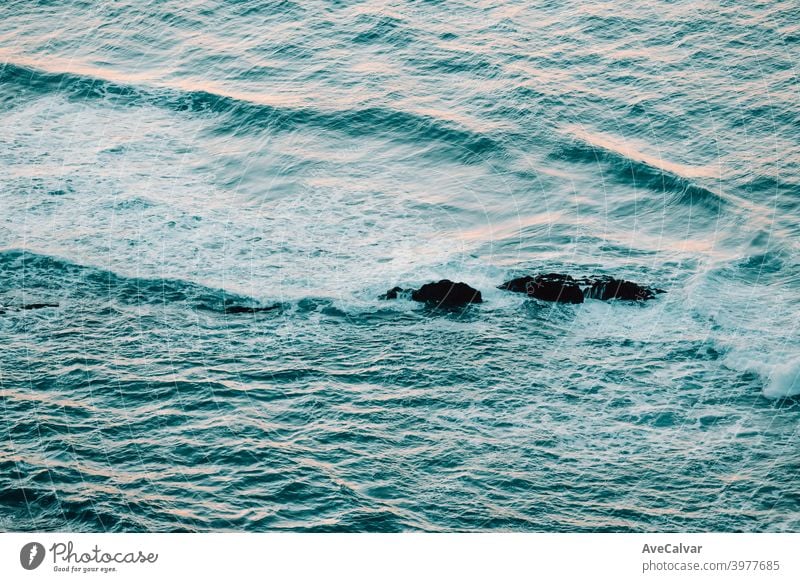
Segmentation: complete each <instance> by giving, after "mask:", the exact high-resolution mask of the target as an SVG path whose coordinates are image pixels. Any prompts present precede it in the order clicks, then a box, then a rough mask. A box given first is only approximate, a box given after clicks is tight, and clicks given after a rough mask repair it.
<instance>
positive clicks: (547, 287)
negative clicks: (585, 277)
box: [498, 273, 583, 303]
mask: <svg viewBox="0 0 800 582" xmlns="http://www.w3.org/2000/svg"><path fill="white" fill-rule="evenodd" d="M498 289H506V290H508V291H515V292H517V293H525V294H527V295H528V297H534V298H536V299H541V300H542V301H556V302H559V303H583V291H582V290H581V287H580V284H579V282H578V281H576V280H575V279H573V278H572V277H570V276H569V275H561V274H558V273H549V274H547V275H536V276H535V277H530V276H527V277H518V278H516V279H512V280H511V281H506V282H505V283H503V284H502V285H500V287H498Z"/></svg>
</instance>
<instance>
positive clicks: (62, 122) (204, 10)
mask: <svg viewBox="0 0 800 582" xmlns="http://www.w3.org/2000/svg"><path fill="white" fill-rule="evenodd" d="M798 62H800V18H798V7H797V2H796V1H795V0H779V1H775V2H760V3H759V2H754V3H742V2H737V3H734V2H722V3H719V4H716V3H712V4H708V3H700V2H696V1H694V2H687V1H683V2H681V1H678V2H655V1H653V2H614V3H597V2H593V3H585V2H569V1H567V2H547V3H533V2H523V1H505V0H503V1H500V2H494V1H493V2H484V1H478V2H470V3H462V2H456V1H434V0H431V1H413V0H402V1H400V0H398V1H393V2H378V1H375V2H348V1H342V2H318V1H314V0H309V1H304V2H291V1H283V2H255V1H250V2H233V1H222V0H195V1H186V0H180V1H177V0H170V1H165V2H149V3H148V2H138V1H133V0H128V1H117V2H78V1H74V2H44V1H42V2H32V1H13V0H12V1H10V2H9V1H8V0H6V1H5V2H3V3H2V4H1V5H0V168H1V170H0V305H2V306H4V310H5V313H3V314H0V341H1V342H2V349H0V407H2V408H1V410H2V417H0V529H2V530H41V529H43V530H53V529H57V530H73V531H144V530H148V531H183V530H192V531H195V530H216V531H230V530H247V531H267V530H297V531H308V530H314V531H333V530H344V531H364V530H366V531H407V530H428V531H451V530H458V531H462V530H467V531H477V530H494V531H504V530H523V531H653V530H659V531H674V530H690V531H742V530H744V531H764V530H769V531H798V530H800V489H798V479H799V478H800V447H799V446H798V445H800V437H799V436H798V427H799V426H800V402H798V399H797V395H798V394H800V331H799V330H798V322H800V223H799V222H798V213H799V211H800V142H798V134H800V99H799V98H798V97H800V95H799V94H798V79H797V66H798ZM553 271H556V272H559V271H560V272H567V273H572V274H574V275H588V274H612V275H616V276H622V277H626V278H629V279H631V280H634V281H638V282H641V283H645V284H652V285H656V286H658V287H661V288H663V289H665V290H666V291H667V293H666V294H664V295H660V296H659V297H658V299H657V300H655V301H651V302H647V303H643V304H630V303H625V302H610V303H605V302H600V301H594V300H591V301H587V302H586V303H584V304H582V305H556V304H547V303H543V302H539V301H537V300H528V299H526V298H525V297H523V296H520V295H515V294H510V293H506V292H502V291H499V290H497V289H495V286H496V285H498V284H499V283H501V282H502V281H504V280H505V279H507V278H510V277H511V276H516V275H521V274H528V273H537V272H553ZM445 277H446V278H450V279H454V280H457V281H465V282H467V283H469V284H471V285H473V286H475V287H477V288H479V289H481V290H482V291H483V294H484V298H485V300H486V301H485V303H484V304H482V305H476V306H471V307H469V308H468V309H465V310H461V311H448V312H440V311H436V310H431V309H427V308H425V307H422V306H420V305H417V304H414V303H411V302H403V301H400V302H381V301H378V300H377V296H378V295H379V294H380V293H382V292H383V291H385V290H386V289H388V288H390V287H393V286H395V285H403V286H418V285H420V284H422V283H426V282H428V281H431V280H435V279H439V278H445ZM33 302H36V303H53V304H57V305H58V306H57V307H50V308H43V309H36V310H22V309H19V307H20V306H22V305H24V304H26V303H33ZM226 302H228V303H230V302H233V303H236V304H241V305H271V304H273V303H280V304H281V306H282V307H281V309H278V310H275V311H272V312H263V313H254V314H238V315H233V314H229V313H228V314H226V313H225V309H224V306H225V305H226Z"/></svg>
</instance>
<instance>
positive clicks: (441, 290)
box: [379, 279, 483, 307]
mask: <svg viewBox="0 0 800 582" xmlns="http://www.w3.org/2000/svg"><path fill="white" fill-rule="evenodd" d="M409 293H410V298H411V299H412V300H413V301H420V302H422V303H428V304H435V305H436V306H439V307H457V306H461V305H468V304H470V303H483V298H482V297H481V292H480V291H478V290H477V289H474V288H472V287H470V286H469V285H467V284H466V283H454V282H453V281H450V280H448V279H442V280H441V281H438V282H436V283H427V284H425V285H423V286H422V287H420V288H419V289H411V290H409V289H403V288H401V287H394V288H392V289H389V290H388V291H387V292H386V293H384V294H383V295H381V296H380V297H379V299H397V298H398V297H402V296H404V295H409Z"/></svg>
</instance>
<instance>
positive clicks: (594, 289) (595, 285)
mask: <svg viewBox="0 0 800 582" xmlns="http://www.w3.org/2000/svg"><path fill="white" fill-rule="evenodd" d="M659 292H660V293H663V291H661V290H660V289H650V288H649V287H643V286H641V285H638V284H637V283H633V282H631V281H625V280H624V279H615V278H613V277H600V278H598V279H595V280H594V281H593V282H592V284H591V286H590V287H589V288H588V289H586V297H590V298H592V299H601V300H603V301H607V300H609V299H623V300H627V301H647V300H648V299H655V296H656V293H659Z"/></svg>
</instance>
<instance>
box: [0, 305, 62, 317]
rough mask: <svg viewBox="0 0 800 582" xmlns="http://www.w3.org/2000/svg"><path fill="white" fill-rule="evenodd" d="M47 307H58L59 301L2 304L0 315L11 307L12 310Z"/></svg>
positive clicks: (30, 309)
mask: <svg viewBox="0 0 800 582" xmlns="http://www.w3.org/2000/svg"><path fill="white" fill-rule="evenodd" d="M47 307H58V303H23V304H22V305H16V306H15V305H0V315H2V314H3V313H6V312H7V311H8V310H9V309H10V310H12V311H32V310H34V309H46V308H47Z"/></svg>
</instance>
